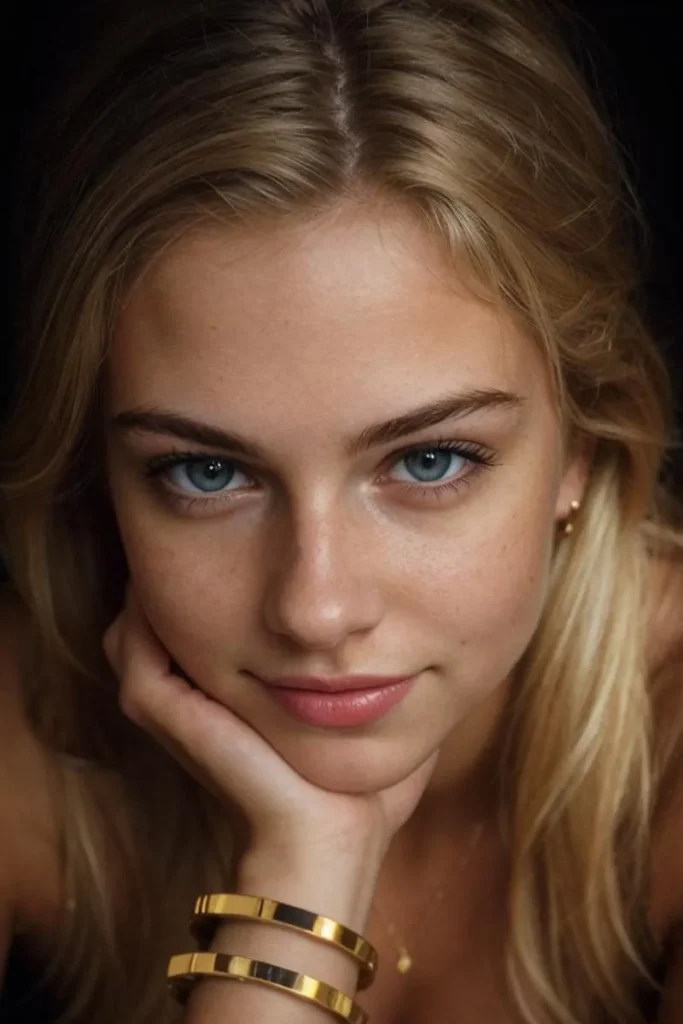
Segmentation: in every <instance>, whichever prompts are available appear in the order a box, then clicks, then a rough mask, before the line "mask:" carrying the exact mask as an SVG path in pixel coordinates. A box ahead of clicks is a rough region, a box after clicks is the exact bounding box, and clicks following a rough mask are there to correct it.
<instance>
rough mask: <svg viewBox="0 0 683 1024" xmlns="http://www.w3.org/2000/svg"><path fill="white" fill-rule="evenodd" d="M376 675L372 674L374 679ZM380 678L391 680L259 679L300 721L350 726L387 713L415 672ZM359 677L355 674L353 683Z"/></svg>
mask: <svg viewBox="0 0 683 1024" xmlns="http://www.w3.org/2000/svg"><path fill="white" fill-rule="evenodd" d="M352 678H353V677H352ZM366 678H367V677H366ZM370 678H373V677H370ZM377 678H378V677H377V676H375V677H374V679H375V680H376V679H377ZM379 678H382V677H379ZM384 678H390V679H392V680H393V681H390V682H388V683H387V682H384V683H383V684H382V685H377V683H376V682H375V683H374V685H371V686H368V685H355V686H354V688H350V687H348V686H347V688H346V689H343V690H329V689H328V690H324V689H323V690H315V689H312V688H310V687H307V688H302V687H295V686H282V685H280V684H278V685H274V684H270V683H266V682H265V681H264V680H262V679H259V682H260V683H261V684H262V685H263V688H264V690H265V692H266V693H267V694H268V696H269V697H270V698H271V699H272V700H273V701H274V702H275V703H276V704H277V705H278V706H279V707H281V708H283V709H284V710H285V711H286V712H287V713H288V714H289V715H290V716H291V717H292V718H295V719H296V720H298V721H300V722H305V723H307V724H308V725H314V726H320V727H324V728H353V727H355V726H359V725H365V724H368V723H370V722H375V721H378V720H379V719H381V718H383V717H384V716H385V715H387V714H388V713H389V712H390V711H391V710H392V708H394V707H396V706H397V705H398V704H400V702H401V701H402V700H403V699H404V697H406V696H407V695H408V693H409V692H410V691H411V690H412V688H413V686H414V684H415V681H416V679H417V677H416V676H408V677H405V676H403V677H398V678H397V677H384ZM308 679H309V680H310V677H308ZM359 679H360V677H355V683H356V684H358V682H359Z"/></svg>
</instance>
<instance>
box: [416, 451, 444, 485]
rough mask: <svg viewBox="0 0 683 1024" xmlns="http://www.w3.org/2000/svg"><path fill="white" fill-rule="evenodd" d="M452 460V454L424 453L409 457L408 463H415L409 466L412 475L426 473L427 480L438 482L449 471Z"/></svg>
mask: <svg viewBox="0 0 683 1024" xmlns="http://www.w3.org/2000/svg"><path fill="white" fill-rule="evenodd" d="M450 459H451V453H450V452H442V451H423V452H416V453H414V454H412V455H408V456H407V458H406V462H409V460H413V462H414V465H413V466H409V469H410V472H411V473H416V475H419V474H420V473H422V474H425V473H426V474H427V476H426V479H427V480H438V479H439V477H440V476H442V475H443V473H444V472H445V471H446V470H447V469H448V464H449V462H450ZM423 479H424V477H423Z"/></svg>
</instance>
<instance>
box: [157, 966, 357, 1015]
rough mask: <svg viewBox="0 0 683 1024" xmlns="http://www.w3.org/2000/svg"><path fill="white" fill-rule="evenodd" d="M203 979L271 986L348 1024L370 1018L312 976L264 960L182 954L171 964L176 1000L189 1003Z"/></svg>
mask: <svg viewBox="0 0 683 1024" xmlns="http://www.w3.org/2000/svg"><path fill="white" fill-rule="evenodd" d="M200 978H223V979H226V980H228V979H230V978H234V979H235V980H236V981H254V982H258V983H260V984H262V985H269V986H272V987H273V988H276V989H278V990H279V991H281V992H289V993H291V994H292V995H293V996H297V997H298V998H299V999H305V1000H306V1001H307V1002H309V1003H314V1004H315V1005H316V1006H319V1007H320V1009H321V1010H328V1011H329V1012H330V1013H331V1014H333V1015H334V1016H336V1017H338V1018H339V1020H343V1021H346V1022H347V1024H366V1022H367V1020H368V1015H367V1013H366V1012H365V1010H363V1008H362V1007H360V1006H359V1005H358V1003H354V1001H353V1000H352V999H351V998H350V997H349V996H347V995H344V993H343V992H340V991H339V989H337V988H333V987H332V986H331V985H328V984H327V982H325V981H317V980H316V979H315V978H311V977H310V976H309V975H308V974H297V972H296V971H290V970H287V968H285V967H278V966H277V965H276V964H268V963H265V962H264V961H263V960H250V959H249V958H248V957H245V956H234V955H233V954H232V953H178V954H177V955H176V956H172V957H171V959H170V961H169V964H168V980H169V984H170V987H171V989H172V991H173V994H174V995H175V997H176V999H177V1000H178V1001H179V1002H180V1003H185V1002H186V1001H187V998H188V996H189V993H190V990H191V988H192V985H193V983H194V982H196V981H198V980H199V979H200Z"/></svg>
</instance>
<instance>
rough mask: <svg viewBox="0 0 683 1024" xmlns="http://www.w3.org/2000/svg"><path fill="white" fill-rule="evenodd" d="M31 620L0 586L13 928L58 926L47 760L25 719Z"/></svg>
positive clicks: (0, 744)
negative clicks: (24, 662)
mask: <svg viewBox="0 0 683 1024" xmlns="http://www.w3.org/2000/svg"><path fill="white" fill-rule="evenodd" d="M28 625H29V619H28V614H27V612H26V609H25V608H24V606H23V604H22V602H21V601H20V600H19V598H18V597H17V596H16V594H15V593H14V591H13V590H12V588H11V587H10V586H8V585H6V584H3V585H0V828H2V834H3V843H2V848H3V859H4V863H3V865H2V868H3V871H4V872H5V873H6V877H7V878H8V879H9V883H8V885H9V889H10V898H11V906H12V919H13V929H14V930H15V931H17V932H26V933H28V934H31V933H35V931H36V922H41V925H40V928H41V929H42V928H43V927H44V928H46V929H48V930H49V929H50V928H53V927H55V926H57V922H58V918H59V914H60V912H61V909H62V906H63V901H62V897H61V892H60V882H59V855H58V850H59V838H58V837H59V822H58V820H57V811H56V807H55V802H54V800H52V799H51V787H50V780H51V773H52V772H53V766H52V765H51V762H50V755H49V752H47V751H46V750H45V749H44V748H43V747H42V745H41V744H40V743H39V741H38V740H37V738H36V737H35V735H34V733H33V731H32V730H31V727H30V724H29V721H28V718H27V716H26V714H25V712H24V702H23V689H22V675H21V664H22V651H23V650H24V645H25V643H26V641H27V633H28Z"/></svg>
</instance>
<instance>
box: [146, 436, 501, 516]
mask: <svg viewBox="0 0 683 1024" xmlns="http://www.w3.org/2000/svg"><path fill="white" fill-rule="evenodd" d="M424 451H445V452H450V453H451V454H453V455H458V456H460V457H461V458H464V459H466V460H467V461H468V462H470V463H471V464H472V466H473V468H472V469H470V471H469V472H468V473H466V475H465V476H459V477H456V478H455V479H454V480H451V481H449V483H446V484H440V485H435V486H433V487H429V486H422V485H420V484H405V483H403V482H401V483H403V486H405V487H407V489H408V490H409V491H410V492H411V493H412V494H415V493H417V494H419V496H420V497H425V498H427V499H428V500H434V499H435V500H440V499H442V498H445V497H446V495H447V494H448V493H449V492H455V491H457V490H458V489H459V488H460V487H461V486H464V485H468V486H469V484H471V483H472V480H473V478H474V477H477V476H478V475H479V473H480V472H482V471H483V470H486V469H490V468H491V467H492V466H495V465H496V456H495V453H494V452H493V451H492V450H491V449H490V448H486V447H484V446H483V445H480V444H476V443H474V442H469V441H468V442H463V441H449V440H447V439H445V438H435V439H434V440H433V441H425V442H422V443H421V444H417V445H413V446H411V447H410V448H403V449H401V450H399V451H397V452H393V453H392V454H391V455H389V456H388V457H387V458H388V461H389V464H390V468H392V467H393V466H394V465H395V464H396V463H398V462H400V461H401V460H402V459H404V458H406V457H407V456H408V455H412V454H414V453H416V452H424ZM211 460H215V461H217V462H223V463H226V464H228V465H230V466H234V467H236V468H238V469H240V470H241V471H242V472H244V473H245V474H246V472H247V469H246V467H245V466H243V465H242V463H240V462H237V461H236V460H235V459H229V458H225V457H224V456H222V455H215V454H212V453H209V452H187V451H178V450H174V451H172V452H168V453H166V454H164V455H156V456H154V457H153V458H151V459H149V460H148V461H147V463H146V466H145V474H144V475H145V477H146V478H147V479H151V480H153V481H154V482H155V483H157V484H159V486H161V488H162V489H163V491H164V494H165V496H166V497H167V498H169V499H170V500H171V501H172V503H173V504H177V505H179V506H181V507H183V508H185V509H189V508H191V507H192V506H194V505H196V504H197V502H200V503H203V504H204V507H206V506H207V505H214V504H217V503H220V502H221V501H223V500H226V498H225V497H223V498H221V497H220V493H221V492H220V491H217V492H216V494H217V495H219V496H218V497H215V498H212V497H210V496H208V495H207V496H206V497H204V496H193V497H189V496H186V495H181V494H178V493H177V492H176V491H172V490H170V488H169V486H168V484H166V483H164V482H162V479H161V478H162V477H163V475H164V473H166V472H167V471H168V470H169V469H172V468H173V467H174V466H180V465H186V464H188V463H195V464H197V463H202V462H209V461H211ZM227 493H228V494H236V493H238V492H237V491H236V490H235V491H230V492H227ZM224 494H225V492H224ZM227 500H230V499H229V498H228V499H227Z"/></svg>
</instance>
